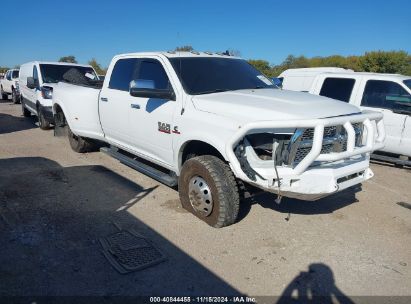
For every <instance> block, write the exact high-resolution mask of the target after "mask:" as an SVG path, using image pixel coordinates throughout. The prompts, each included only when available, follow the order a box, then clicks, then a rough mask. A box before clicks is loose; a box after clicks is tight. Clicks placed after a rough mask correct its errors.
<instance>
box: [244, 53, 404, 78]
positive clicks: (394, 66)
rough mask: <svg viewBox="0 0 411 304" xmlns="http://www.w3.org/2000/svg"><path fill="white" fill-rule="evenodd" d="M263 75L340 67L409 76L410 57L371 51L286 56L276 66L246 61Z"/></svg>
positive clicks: (259, 61)
mask: <svg viewBox="0 0 411 304" xmlns="http://www.w3.org/2000/svg"><path fill="white" fill-rule="evenodd" d="M248 62H249V63H251V64H252V65H253V66H255V67H256V68H257V69H258V70H260V71H261V72H262V73H263V74H265V75H267V76H270V77H276V76H278V75H279V74H281V72H283V71H285V70H287V69H295V68H313V67H340V68H345V69H352V70H354V71H356V72H374V73H394V74H403V75H409V76H411V55H410V54H409V53H407V52H405V51H388V52H386V51H372V52H366V53H365V54H364V55H361V56H340V55H333V56H327V57H312V58H307V57H305V56H294V55H288V56H287V58H286V59H285V60H284V61H283V62H282V63H281V64H278V65H272V64H270V63H269V62H268V61H266V60H255V59H250V60H248Z"/></svg>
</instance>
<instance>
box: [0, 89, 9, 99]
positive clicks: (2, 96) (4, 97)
mask: <svg viewBox="0 0 411 304" xmlns="http://www.w3.org/2000/svg"><path fill="white" fill-rule="evenodd" d="M0 94H1V99H3V100H7V99H9V95H7V93H5V92H4V91H3V87H0Z"/></svg>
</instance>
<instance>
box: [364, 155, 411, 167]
mask: <svg viewBox="0 0 411 304" xmlns="http://www.w3.org/2000/svg"><path fill="white" fill-rule="evenodd" d="M371 159H374V160H379V161H385V162H389V163H393V164H396V165H401V166H411V160H404V159H400V158H397V157H393V156H385V155H381V154H371Z"/></svg>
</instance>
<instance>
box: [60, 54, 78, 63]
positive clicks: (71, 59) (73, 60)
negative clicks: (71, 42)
mask: <svg viewBox="0 0 411 304" xmlns="http://www.w3.org/2000/svg"><path fill="white" fill-rule="evenodd" d="M59 62H69V63H77V60H76V57H75V56H73V55H70V56H64V57H60V59H59Z"/></svg>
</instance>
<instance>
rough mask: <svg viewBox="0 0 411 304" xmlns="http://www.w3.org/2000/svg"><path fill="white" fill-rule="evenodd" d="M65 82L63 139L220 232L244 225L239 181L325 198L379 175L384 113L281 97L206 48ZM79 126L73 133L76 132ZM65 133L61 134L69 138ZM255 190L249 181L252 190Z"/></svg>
mask: <svg viewBox="0 0 411 304" xmlns="http://www.w3.org/2000/svg"><path fill="white" fill-rule="evenodd" d="M89 82H90V84H89V86H79V85H72V84H68V83H64V82H60V83H58V84H57V85H55V86H54V91H53V113H54V118H55V119H54V120H55V124H56V130H55V133H57V134H58V133H62V132H60V131H61V130H64V129H66V130H68V136H69V142H70V145H71V147H72V148H73V149H74V150H75V151H77V152H85V151H89V150H90V149H91V148H92V146H93V141H95V140H98V141H103V142H106V143H109V144H110V145H111V148H103V151H105V152H107V153H109V154H110V155H112V156H114V157H116V158H117V159H119V160H120V161H121V162H123V163H125V164H127V165H129V166H131V167H133V168H135V169H137V170H139V171H141V172H144V173H145V174H147V175H149V176H151V177H153V178H155V179H157V180H159V181H161V182H163V183H165V184H167V185H170V186H175V185H177V184H178V188H179V194H180V199H181V203H182V206H183V207H184V208H185V209H187V210H189V211H190V212H192V213H193V214H194V215H196V216H197V217H199V218H200V219H202V220H204V221H205V222H206V223H208V224H209V225H211V226H213V227H223V226H227V225H230V224H232V223H234V222H235V221H236V218H237V215H238V210H239V202H240V198H239V184H245V185H246V184H251V185H254V186H256V187H259V188H261V189H264V190H266V191H270V192H273V193H276V194H277V195H278V196H279V198H281V196H286V197H293V198H299V199H305V200H316V199H319V198H321V197H324V196H327V195H330V194H332V193H336V192H338V191H341V190H343V189H346V188H348V187H351V186H353V185H357V184H359V183H361V182H363V181H365V180H367V179H369V178H371V177H372V176H373V173H372V171H371V169H370V168H369V153H370V152H371V151H373V150H374V149H379V148H381V147H382V146H383V144H384V143H383V142H384V136H385V134H384V127H383V122H382V114H381V113H376V112H371V111H370V112H368V111H367V112H365V111H364V112H361V111H360V110H359V109H358V108H357V107H355V106H353V105H350V104H346V103H343V102H340V101H336V100H331V99H329V98H325V97H319V96H314V95H309V94H305V93H299V92H287V91H282V90H279V89H278V88H277V87H275V86H274V85H273V84H272V83H271V82H270V81H269V80H268V79H267V78H266V77H265V76H263V75H261V73H260V72H259V71H257V70H256V69H255V68H254V67H252V66H251V65H250V64H248V63H247V62H246V61H245V60H242V59H240V58H236V57H230V56H224V55H217V54H212V53H197V52H191V53H189V52H181V53H174V52H155V53H134V54H125V55H118V56H115V57H114V58H113V60H112V61H111V64H110V66H109V68H108V71H107V76H106V78H105V80H104V83H103V84H101V83H99V82H98V81H91V80H90V81H89ZM66 127H67V128H66ZM59 130H60V131H59ZM243 182H244V183H243Z"/></svg>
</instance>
